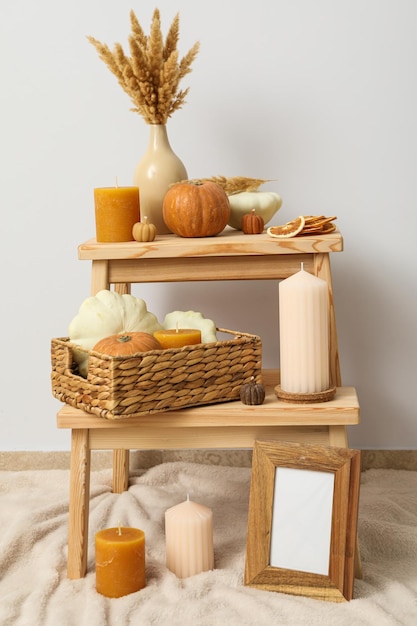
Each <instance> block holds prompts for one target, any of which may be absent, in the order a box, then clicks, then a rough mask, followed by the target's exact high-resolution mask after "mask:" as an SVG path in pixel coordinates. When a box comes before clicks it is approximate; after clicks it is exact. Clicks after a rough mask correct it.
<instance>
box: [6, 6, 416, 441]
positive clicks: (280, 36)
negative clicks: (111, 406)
mask: <svg viewBox="0 0 417 626" xmlns="http://www.w3.org/2000/svg"><path fill="white" fill-rule="evenodd" d="M155 6H158V7H159V9H160V10H161V15H162V24H163V30H164V32H166V30H167V28H168V26H169V24H170V22H171V20H172V18H173V16H174V14H175V13H176V12H177V11H179V12H180V18H181V37H180V46H179V47H180V51H181V53H182V54H184V53H185V52H186V51H187V50H188V49H189V48H190V47H191V45H192V44H193V43H194V41H196V40H197V39H198V40H200V42H201V52H200V54H199V56H198V58H197V60H196V62H195V64H194V66H193V72H192V73H191V74H190V75H189V76H188V77H187V78H186V79H185V81H184V86H186V85H190V87H191V89H190V94H189V97H188V102H187V104H186V106H185V107H184V108H183V109H182V110H181V111H178V112H177V113H175V115H174V117H173V118H172V119H171V121H170V123H169V126H168V132H169V136H170V140H171V143H172V146H173V148H174V149H175V151H176V152H177V154H178V155H179V156H180V157H181V158H182V160H183V161H184V163H185V164H186V166H187V168H188V174H189V176H190V177H198V176H213V175H218V174H223V175H226V176H234V175H244V176H254V177H260V178H270V179H276V182H275V183H273V184H272V183H269V186H266V187H264V189H268V188H269V189H273V190H276V191H278V192H279V193H280V194H281V195H282V197H283V199H284V204H283V207H282V209H281V210H280V212H279V213H278V214H277V216H276V218H275V219H274V221H273V223H283V222H285V221H288V220H290V219H293V218H294V217H296V216H297V215H300V214H313V213H316V214H317V213H325V214H328V215H330V214H336V215H337V216H338V221H337V223H338V226H339V227H340V229H341V231H342V233H343V236H344V241H345V251H344V252H343V253H341V254H335V255H333V280H334V289H335V298H336V312H337V325H338V332H339V344H340V354H341V366H342V376H343V381H344V383H345V384H346V385H354V386H356V388H357V390H358V394H359V399H360V403H361V414H362V423H361V425H360V426H358V427H354V428H352V429H351V430H350V432H349V437H350V439H349V442H350V444H351V445H352V446H356V447H361V448H406V449H411V448H413V449H415V448H417V419H416V418H417V411H416V403H415V387H416V374H417V367H416V359H417V346H416V320H417V270H416V234H417V232H416V222H417V220H416V203H417V201H416V198H417V183H416V181H417V178H416V170H417V124H416V111H417V68H416V60H417V39H416V37H415V25H416V23H417V3H416V2H415V1H414V0H349V2H348V1H345V2H342V1H341V0H258V1H257V2H252V1H249V0H242V1H239V2H238V1H237V0H226V1H224V0H222V1H220V0H210V1H207V2H203V1H200V2H198V1H196V0H175V1H173V0H160V1H159V2H158V4H157V5H155V4H154V1H152V2H150V1H148V0H146V1H145V0H140V1H139V0H129V1H126V0H117V1H115V0H113V1H112V0H88V2H85V0H72V2H68V3H61V2H55V1H54V0H36V2H32V1H30V0H2V3H1V7H0V46H1V55H0V59H1V61H0V63H1V116H0V132H1V135H0V159H1V163H0V180H1V245H0V254H1V285H2V296H1V319H2V324H3V332H2V333H1V355H2V359H1V377H0V384H1V403H0V449H2V450H67V449H68V447H69V434H68V433H67V432H61V431H58V430H57V429H56V427H55V414H56V411H57V410H58V409H59V407H60V406H61V405H60V403H59V402H57V401H56V400H55V399H54V398H52V395H51V391H50V382H49V377H50V339H51V337H58V336H64V335H66V334H67V327H68V324H69V322H70V320H71V319H72V317H73V316H74V315H75V314H76V312H77V310H78V307H79V305H80V304H81V302H82V300H83V299H84V298H85V297H87V296H88V294H89V288H90V266H89V263H88V262H81V261H78V260H77V245H78V244H79V243H81V242H82V241H84V240H86V239H88V238H90V237H91V236H93V235H94V215H93V199H92V198H93V188H94V187H97V186H106V185H113V184H114V181H115V176H118V178H119V184H130V183H131V180H132V175H133V170H134V167H135V165H136V163H137V161H138V160H139V158H140V157H141V155H142V153H143V152H144V150H145V148H146V145H147V141H148V128H147V126H146V124H145V123H144V122H143V120H142V119H141V118H140V117H138V116H137V115H135V114H133V113H131V112H130V111H129V108H130V101H129V99H128V97H127V96H126V95H125V94H124V92H123V91H122V90H121V88H120V87H119V86H118V85H117V83H116V80H115V78H114V77H113V75H112V74H111V73H110V72H109V70H108V69H107V68H106V67H105V66H104V64H103V63H102V62H101V61H100V60H99V59H98V56H97V54H96V52H95V50H94V49H93V47H92V46H91V45H90V44H89V43H88V42H87V40H86V35H89V34H91V35H93V36H95V37H96V38H98V39H99V40H101V41H103V42H106V43H108V44H113V43H114V42H116V41H120V42H121V43H122V44H123V45H125V44H126V41H127V36H128V34H129V32H130V24H129V11H130V9H131V8H133V9H134V11H135V13H136V15H137V16H138V18H139V20H140V22H141V23H142V25H143V27H144V29H145V30H146V31H148V30H149V25H150V21H151V15H152V12H153V9H154V8H155ZM277 290H278V287H277V284H276V283H274V282H263V283H258V284H256V283H246V282H243V283H231V284H215V283H213V284H209V285H207V284H204V285H202V284H194V283H192V284H188V285H169V286H163V285H150V286H147V287H146V288H141V287H139V286H136V287H135V291H134V293H135V295H139V296H140V297H144V298H145V300H146V301H147V303H148V308H149V309H150V310H151V311H153V312H155V313H156V314H157V315H161V316H163V315H165V313H166V312H167V311H170V310H172V309H174V308H184V309H188V308H193V309H196V310H201V311H203V312H204V313H205V314H206V316H208V317H212V318H213V319H215V320H216V322H217V323H218V324H219V325H221V326H224V327H226V328H227V327H229V328H234V329H239V330H246V331H248V332H257V333H259V334H260V335H261V337H262V339H263V342H264V348H265V351H264V352H265V356H264V364H265V365H266V366H270V367H273V366H277V365H278V361H277V359H278V356H277V354H278V341H277V311H276V298H277Z"/></svg>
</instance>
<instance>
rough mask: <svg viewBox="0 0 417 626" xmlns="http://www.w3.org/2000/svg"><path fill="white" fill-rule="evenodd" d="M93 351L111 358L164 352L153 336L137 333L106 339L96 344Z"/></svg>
mask: <svg viewBox="0 0 417 626" xmlns="http://www.w3.org/2000/svg"><path fill="white" fill-rule="evenodd" d="M93 350H94V351H95V352H101V353H102V354H107V355H109V356H130V355H132V354H136V353H137V352H147V351H148V350H162V346H161V344H160V343H159V341H158V340H157V339H156V338H155V337H154V336H153V335H151V334H149V333H142V332H140V331H137V332H133V333H121V334H119V335H110V336H109V337H104V338H103V339H100V341H98V342H97V343H96V345H95V346H94V348H93Z"/></svg>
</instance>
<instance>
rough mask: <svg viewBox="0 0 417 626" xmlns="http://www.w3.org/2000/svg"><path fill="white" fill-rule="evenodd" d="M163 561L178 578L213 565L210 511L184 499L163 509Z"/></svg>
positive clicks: (211, 514)
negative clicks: (164, 560) (164, 544)
mask: <svg viewBox="0 0 417 626" xmlns="http://www.w3.org/2000/svg"><path fill="white" fill-rule="evenodd" d="M165 541H166V564H167V567H168V569H169V570H171V572H174V574H175V575H176V576H178V578H187V577H188V576H193V575H194V574H199V573H200V572H206V571H208V570H211V569H213V568H214V551H213V512H212V511H211V509H209V508H208V507H206V506H204V505H203V504H197V503H196V502H191V500H190V499H189V498H188V496H187V500H186V501H185V502H182V503H180V504H177V505H176V506H173V507H171V508H170V509H168V510H167V511H165Z"/></svg>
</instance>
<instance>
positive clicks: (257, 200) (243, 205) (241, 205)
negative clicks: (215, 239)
mask: <svg viewBox="0 0 417 626" xmlns="http://www.w3.org/2000/svg"><path fill="white" fill-rule="evenodd" d="M228 197H229V204H230V219H229V221H228V224H229V226H231V227H232V228H235V229H236V230H242V217H243V216H244V215H245V214H246V213H250V212H251V211H252V209H255V211H256V214H257V215H260V216H261V217H262V219H263V221H264V224H268V222H269V221H270V220H271V219H272V218H273V217H274V215H275V213H276V212H277V211H278V210H279V209H280V208H281V205H282V198H281V196H279V195H278V194H277V193H275V192H274V191H241V192H239V193H234V194H231V195H230V196H228Z"/></svg>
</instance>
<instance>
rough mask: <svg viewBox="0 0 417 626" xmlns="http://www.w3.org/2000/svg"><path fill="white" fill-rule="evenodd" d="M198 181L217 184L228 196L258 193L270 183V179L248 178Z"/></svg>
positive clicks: (217, 177)
mask: <svg viewBox="0 0 417 626" xmlns="http://www.w3.org/2000/svg"><path fill="white" fill-rule="evenodd" d="M198 180H203V181H204V180H207V181H211V182H212V183H216V184H217V185H219V186H220V187H222V189H223V190H224V191H225V192H226V193H227V195H228V196H231V195H233V194H235V193H241V192H242V191H257V189H259V187H260V186H261V185H263V184H265V183H269V182H270V179H265V178H248V177H247V176H231V177H227V176H211V177H210V178H199V179H198Z"/></svg>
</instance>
